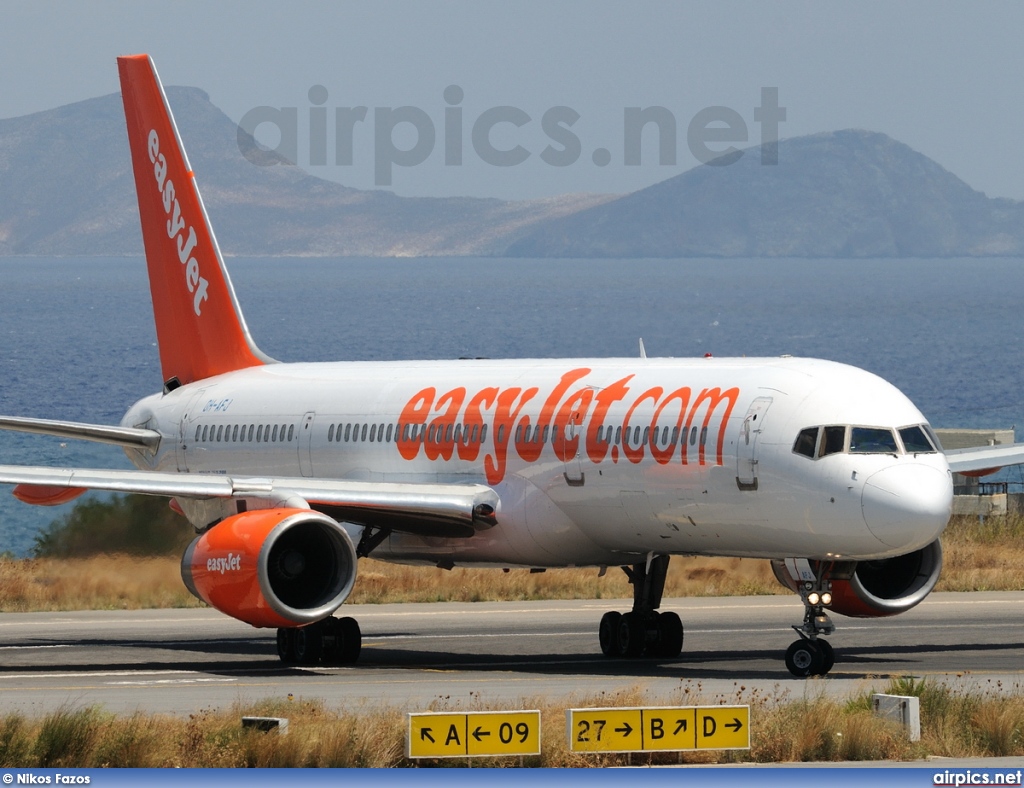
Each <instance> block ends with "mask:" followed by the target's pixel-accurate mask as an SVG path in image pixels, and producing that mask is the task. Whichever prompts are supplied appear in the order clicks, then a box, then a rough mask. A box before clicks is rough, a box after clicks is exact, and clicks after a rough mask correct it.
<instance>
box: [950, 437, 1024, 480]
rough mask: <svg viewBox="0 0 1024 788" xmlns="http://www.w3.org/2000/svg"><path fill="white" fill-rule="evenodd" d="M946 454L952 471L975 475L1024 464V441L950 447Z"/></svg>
mask: <svg viewBox="0 0 1024 788" xmlns="http://www.w3.org/2000/svg"><path fill="white" fill-rule="evenodd" d="M945 454H946V462H948V463H949V469H950V470H951V471H953V472H954V473H963V474H968V475H975V476H984V475H985V473H986V472H987V473H993V472H995V471H998V470H999V469H1000V468H1005V467H1006V466H1007V465H1024V443H1013V444H1010V445H1008V446H979V447H977V448H971V449H949V450H947V451H946V452H945Z"/></svg>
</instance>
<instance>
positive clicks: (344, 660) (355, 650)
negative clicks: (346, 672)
mask: <svg viewBox="0 0 1024 788" xmlns="http://www.w3.org/2000/svg"><path fill="white" fill-rule="evenodd" d="M334 621H335V624H334V661H335V664H339V665H349V664H351V663H353V662H355V661H356V660H357V659H359V652H360V651H362V649H363V634H362V632H360V631H359V623H358V622H357V621H356V620H355V619H354V618H351V617H349V616H345V617H344V618H338V619H335V620H334Z"/></svg>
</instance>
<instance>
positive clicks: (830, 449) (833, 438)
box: [818, 427, 846, 457]
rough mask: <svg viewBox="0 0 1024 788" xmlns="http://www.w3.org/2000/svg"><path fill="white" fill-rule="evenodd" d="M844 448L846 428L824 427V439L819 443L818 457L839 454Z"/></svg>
mask: <svg viewBox="0 0 1024 788" xmlns="http://www.w3.org/2000/svg"><path fill="white" fill-rule="evenodd" d="M845 448H846V427H825V437H824V439H823V440H822V441H821V451H820V453H819V455H818V456H819V457H826V456H828V455H829V454H839V453H840V452H841V451H843V450H844V449H845Z"/></svg>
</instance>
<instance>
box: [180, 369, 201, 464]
mask: <svg viewBox="0 0 1024 788" xmlns="http://www.w3.org/2000/svg"><path fill="white" fill-rule="evenodd" d="M204 394H206V389H199V391H197V392H196V393H195V394H193V395H192V399H190V400H189V402H188V405H187V406H186V408H185V412H184V413H182V414H181V425H180V428H179V430H178V446H177V451H176V452H175V454H176V455H177V456H176V458H175V459H176V460H177V462H178V470H179V471H180V472H181V473H185V472H186V471H188V457H189V453H190V450H189V446H190V445H192V443H193V442H194V441H195V437H196V436H195V424H196V422H197V421H198V420H199V413H200V409H199V404H200V403H201V402H202V400H203V395H204ZM195 451H196V450H195V447H193V448H192V449H191V453H192V454H193V455H194V454H195Z"/></svg>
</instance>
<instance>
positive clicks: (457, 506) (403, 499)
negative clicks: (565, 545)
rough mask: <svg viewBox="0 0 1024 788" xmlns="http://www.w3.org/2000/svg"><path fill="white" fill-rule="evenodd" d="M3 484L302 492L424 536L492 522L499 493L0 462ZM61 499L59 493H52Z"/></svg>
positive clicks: (313, 501) (279, 494) (322, 505)
mask: <svg viewBox="0 0 1024 788" xmlns="http://www.w3.org/2000/svg"><path fill="white" fill-rule="evenodd" d="M0 484H16V485H19V486H20V487H24V488H27V489H26V491H25V495H24V497H22V496H19V497H22V499H23V500H26V501H28V502H30V503H45V501H44V500H43V496H42V495H36V496H35V498H36V499H35V500H33V494H32V491H33V490H39V491H45V492H46V493H48V494H49V497H50V498H60V497H61V493H62V492H66V493H69V494H71V497H74V494H77V493H78V492H79V491H83V490H105V491H108V492H119V493H138V494H142V495H161V496H168V497H172V498H179V499H182V498H184V499H195V500H209V499H215V498H219V499H223V500H238V501H244V500H246V499H249V500H269V499H290V500H294V499H295V498H301V499H303V500H304V501H306V502H308V504H309V506H310V508H312V509H316V510H318V511H323V512H324V513H327V514H329V515H334V516H335V517H337V518H339V519H342V520H346V521H350V522H353V523H357V524H360V525H369V526H375V527H381V528H385V527H386V528H388V529H390V530H394V531H404V532H408V533H414V534H418V535H421V536H463V537H466V536H472V535H473V534H474V533H476V532H477V531H481V530H485V529H487V528H491V527H493V526H494V525H496V524H497V519H496V513H497V510H498V505H499V499H498V494H497V493H496V492H495V491H494V490H492V489H491V488H490V487H486V486H484V485H480V484H415V483H406V482H360V481H336V480H328V479H307V478H295V477H279V478H262V477H247V476H226V475H219V474H217V475H214V474H201V473H159V472H151V471H128V470H98V469H81V468H49V467H30V466H19V465H0ZM56 502H58V503H62V502H63V500H56Z"/></svg>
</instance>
